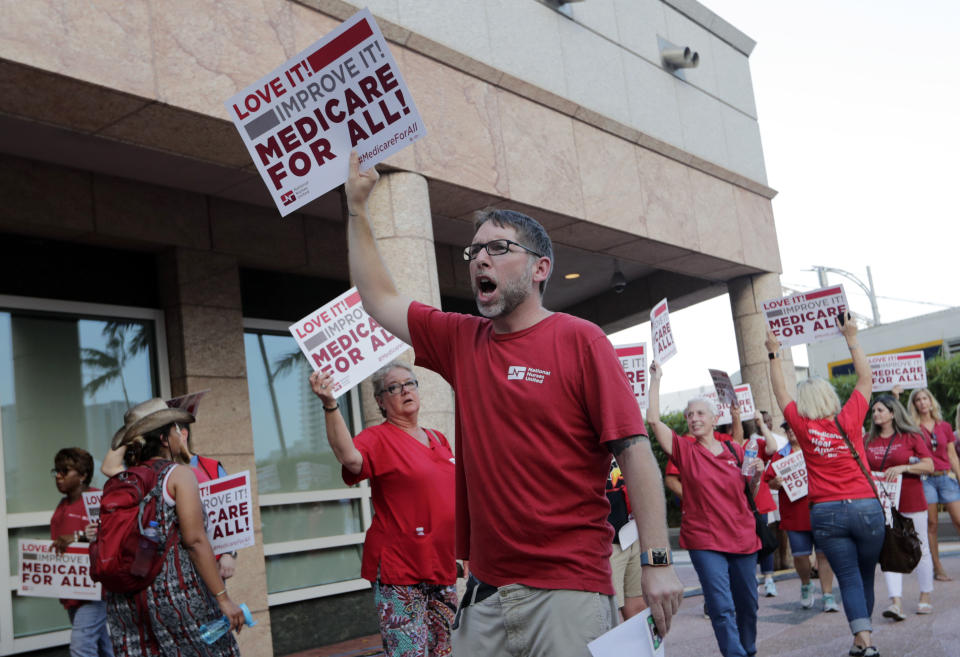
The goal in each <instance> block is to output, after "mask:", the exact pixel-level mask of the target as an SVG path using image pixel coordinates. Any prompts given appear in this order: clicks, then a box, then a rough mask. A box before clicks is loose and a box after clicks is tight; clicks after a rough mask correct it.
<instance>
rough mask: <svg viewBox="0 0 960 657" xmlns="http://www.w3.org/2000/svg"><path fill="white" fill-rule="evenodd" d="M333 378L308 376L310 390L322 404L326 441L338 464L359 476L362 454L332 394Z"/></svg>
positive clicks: (323, 375)
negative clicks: (325, 424) (355, 444)
mask: <svg viewBox="0 0 960 657" xmlns="http://www.w3.org/2000/svg"><path fill="white" fill-rule="evenodd" d="M332 386H333V377H332V376H331V375H330V374H329V373H326V372H324V373H321V372H314V373H313V374H311V375H310V388H311V389H313V392H314V394H315V395H316V396H317V397H319V398H320V401H322V402H323V415H324V418H325V419H326V423H327V441H328V442H329V443H330V448H331V449H332V450H333V453H334V455H335V456H336V457H337V460H338V461H339V462H340V465H342V466H343V467H345V468H346V469H347V470H349V471H350V472H352V473H353V474H359V473H360V470H361V468H362V467H363V454H361V453H360V450H358V449H357V448H356V447H355V446H354V444H353V437H352V436H350V430H349V429H348V428H347V423H346V422H345V421H344V419H343V415H341V414H340V404H338V403H337V398H336V396H335V395H334V394H333V390H332Z"/></svg>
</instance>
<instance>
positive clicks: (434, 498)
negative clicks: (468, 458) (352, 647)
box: [342, 422, 457, 586]
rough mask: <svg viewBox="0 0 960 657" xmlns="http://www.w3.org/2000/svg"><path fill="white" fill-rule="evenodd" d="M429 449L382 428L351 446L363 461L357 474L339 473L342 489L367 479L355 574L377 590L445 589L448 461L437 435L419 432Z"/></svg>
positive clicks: (449, 531)
mask: <svg viewBox="0 0 960 657" xmlns="http://www.w3.org/2000/svg"><path fill="white" fill-rule="evenodd" d="M426 432H427V436H429V438H430V447H427V446H426V445H424V444H423V443H421V442H420V441H419V440H417V439H416V438H414V437H413V436H411V435H410V434H408V433H407V432H405V431H404V430H403V429H400V428H399V427H397V426H395V425H393V424H390V423H389V422H384V423H383V424H378V425H376V426H373V427H370V428H368V429H365V430H363V431H361V432H360V433H359V434H358V435H357V437H356V438H354V440H353V444H354V445H356V447H357V449H358V450H360V453H361V454H363V466H362V467H361V469H360V472H359V474H353V473H351V472H350V471H349V470H347V469H346V468H343V470H342V474H343V481H344V482H345V483H346V484H347V485H348V486H353V485H354V484H356V483H358V482H360V481H362V480H364V479H370V485H371V488H372V491H371V498H372V499H373V511H374V515H373V523H372V524H371V525H370V529H368V530H367V537H366V540H364V542H363V563H362V564H361V568H360V575H361V577H363V578H364V579H368V580H370V581H371V582H375V581H376V580H377V572H378V569H379V573H380V581H381V582H383V583H384V584H395V585H411V584H419V583H421V582H426V583H428V584H438V585H444V586H446V585H450V584H453V583H454V582H456V580H457V562H456V558H455V557H454V551H453V544H454V524H455V521H456V519H455V517H454V504H453V495H454V458H453V453H452V452H451V451H450V444H449V443H448V442H447V439H446V437H445V436H444V435H443V434H442V433H440V432H439V431H433V430H431V429H427V430H426Z"/></svg>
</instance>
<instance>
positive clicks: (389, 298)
mask: <svg viewBox="0 0 960 657" xmlns="http://www.w3.org/2000/svg"><path fill="white" fill-rule="evenodd" d="M379 179H380V174H378V173H377V170H376V168H374V167H370V168H369V169H367V170H366V171H364V172H363V173H361V172H360V159H359V157H358V156H357V152H356V151H352V152H351V153H350V176H349V178H348V179H347V184H346V194H347V214H348V215H349V216H348V217H347V248H348V251H349V253H348V256H349V257H348V260H349V263H350V279H351V280H352V281H353V283H354V285H356V286H357V289H358V290H359V291H360V297H361V298H362V299H363V308H364V310H366V311H367V312H368V313H370V315H371V316H372V317H373V318H374V319H375V320H377V322H379V323H380V324H381V325H382V326H383V327H385V328H386V329H387V330H388V331H390V332H391V333H393V334H394V335H395V336H397V337H398V338H400V339H401V340H403V341H404V342H406V343H407V344H410V330H409V328H408V327H407V309H408V308H409V307H410V301H411V299H410V297H407V296H405V295H402V294H400V292H399V291H398V290H397V286H396V284H395V283H394V282H393V277H392V276H391V275H390V271H389V270H388V269H387V265H386V263H384V262H383V257H382V256H381V255H380V250H379V249H378V248H377V240H376V238H375V237H374V236H373V230H372V229H371V228H370V221H369V219H368V218H367V200H368V199H369V198H370V193H371V192H372V191H373V188H374V186H375V185H376V184H377V180H379Z"/></svg>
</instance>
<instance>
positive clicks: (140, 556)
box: [130, 520, 160, 577]
mask: <svg viewBox="0 0 960 657" xmlns="http://www.w3.org/2000/svg"><path fill="white" fill-rule="evenodd" d="M159 546H160V526H159V525H158V524H157V521H156V520H151V521H150V524H149V525H148V526H147V527H146V528H145V529H144V530H143V531H142V532H140V543H139V545H138V546H137V556H136V557H134V559H133V565H131V566H130V574H131V575H136V576H137V577H143V576H144V575H146V574H147V573H148V572H149V571H150V565H151V564H152V563H153V557H154V556H155V555H156V554H157V548H158V547H159Z"/></svg>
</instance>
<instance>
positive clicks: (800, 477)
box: [773, 450, 807, 502]
mask: <svg viewBox="0 0 960 657" xmlns="http://www.w3.org/2000/svg"><path fill="white" fill-rule="evenodd" d="M773 471H774V472H776V473H777V476H778V477H780V482H781V485H782V488H781V489H780V490H781V491H785V492H786V493H787V497H789V498H790V501H791V502H796V501H797V500H799V499H800V498H801V497H806V495H807V462H806V461H804V460H803V452H801V451H799V450H797V451H793V452H791V453H790V455H789V456H786V457H784V458H782V459H780V460H778V461H774V462H773Z"/></svg>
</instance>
